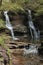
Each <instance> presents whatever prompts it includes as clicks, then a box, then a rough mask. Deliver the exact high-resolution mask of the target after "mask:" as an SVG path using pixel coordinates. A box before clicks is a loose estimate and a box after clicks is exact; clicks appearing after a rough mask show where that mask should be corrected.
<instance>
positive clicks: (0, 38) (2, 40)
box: [0, 36, 5, 46]
mask: <svg viewBox="0 0 43 65" xmlns="http://www.w3.org/2000/svg"><path fill="white" fill-rule="evenodd" d="M4 43H5V42H4V39H3V36H0V45H1V46H4Z"/></svg>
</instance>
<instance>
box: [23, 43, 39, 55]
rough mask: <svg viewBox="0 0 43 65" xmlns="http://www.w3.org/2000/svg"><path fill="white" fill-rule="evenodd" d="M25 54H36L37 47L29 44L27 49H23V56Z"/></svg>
mask: <svg viewBox="0 0 43 65" xmlns="http://www.w3.org/2000/svg"><path fill="white" fill-rule="evenodd" d="M27 54H38V47H37V44H31V45H30V46H29V49H26V48H24V55H27Z"/></svg>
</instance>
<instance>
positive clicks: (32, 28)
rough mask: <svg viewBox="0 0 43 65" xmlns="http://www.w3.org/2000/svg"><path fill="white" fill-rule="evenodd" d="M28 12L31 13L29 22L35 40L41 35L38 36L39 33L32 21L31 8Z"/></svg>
mask: <svg viewBox="0 0 43 65" xmlns="http://www.w3.org/2000/svg"><path fill="white" fill-rule="evenodd" d="M28 14H29V15H28V18H29V21H28V24H29V27H30V32H31V36H32V39H33V38H34V40H38V39H39V36H38V33H37V31H36V29H35V26H34V24H33V22H32V16H31V10H28ZM32 31H33V32H32ZM33 34H34V36H33Z"/></svg>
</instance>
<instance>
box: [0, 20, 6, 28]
mask: <svg viewBox="0 0 43 65" xmlns="http://www.w3.org/2000/svg"><path fill="white" fill-rule="evenodd" d="M0 28H5V22H4V21H3V20H2V19H0Z"/></svg>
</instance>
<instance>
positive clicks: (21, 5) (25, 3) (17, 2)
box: [0, 0, 43, 15]
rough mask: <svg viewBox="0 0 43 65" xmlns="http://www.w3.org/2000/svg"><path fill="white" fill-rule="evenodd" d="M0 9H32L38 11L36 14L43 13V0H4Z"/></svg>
mask: <svg viewBox="0 0 43 65" xmlns="http://www.w3.org/2000/svg"><path fill="white" fill-rule="evenodd" d="M1 3H2V6H1V8H0V10H14V11H16V12H17V11H19V10H22V11H24V10H25V9H31V10H34V11H36V15H40V14H41V13H43V0H8V1H7V0H2V1H1Z"/></svg>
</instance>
